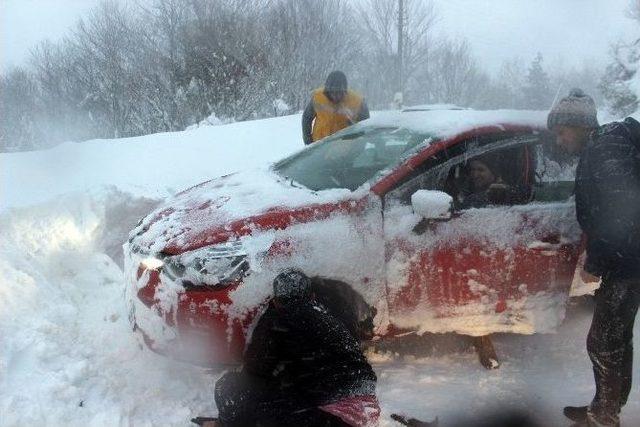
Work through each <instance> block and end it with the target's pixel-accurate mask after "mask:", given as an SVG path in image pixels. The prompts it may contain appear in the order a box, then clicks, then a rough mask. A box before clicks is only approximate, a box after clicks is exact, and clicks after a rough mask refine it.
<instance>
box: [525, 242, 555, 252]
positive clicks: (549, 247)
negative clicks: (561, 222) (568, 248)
mask: <svg viewBox="0 0 640 427" xmlns="http://www.w3.org/2000/svg"><path fill="white" fill-rule="evenodd" d="M561 247H562V245H561V244H560V243H551V242H543V241H540V240H536V241H533V242H531V243H529V244H528V245H527V249H532V250H534V251H558V250H560V248H561Z"/></svg>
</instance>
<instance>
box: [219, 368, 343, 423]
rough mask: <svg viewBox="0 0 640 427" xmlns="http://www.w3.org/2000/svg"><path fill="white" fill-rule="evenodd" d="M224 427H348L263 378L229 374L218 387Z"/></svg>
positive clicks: (339, 420)
mask: <svg viewBox="0 0 640 427" xmlns="http://www.w3.org/2000/svg"><path fill="white" fill-rule="evenodd" d="M215 401H216V406H217V407H218V419H219V421H220V423H221V424H222V426H223V427H254V426H255V427H276V426H277V427H294V426H296V427H299V426H308V427H345V426H347V427H348V425H347V424H345V423H344V422H343V421H342V420H341V419H339V418H337V417H335V416H333V415H331V414H329V413H327V412H324V411H322V410H320V409H318V408H317V406H314V405H311V404H308V403H306V402H302V401H300V400H299V399H298V398H297V396H296V395H295V393H291V392H283V391H282V390H279V389H278V388H277V387H273V385H269V384H267V383H265V382H264V381H262V380H261V379H259V378H253V377H251V376H249V375H245V374H243V373H241V372H227V373H226V374H225V375H223V376H222V377H221V378H220V379H219V380H218V381H217V382H216V386H215Z"/></svg>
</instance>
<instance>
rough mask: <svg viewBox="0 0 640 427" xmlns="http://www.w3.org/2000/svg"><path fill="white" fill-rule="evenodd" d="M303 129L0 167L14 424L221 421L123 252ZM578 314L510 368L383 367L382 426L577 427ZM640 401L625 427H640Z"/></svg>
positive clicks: (583, 395) (185, 137)
mask: <svg viewBox="0 0 640 427" xmlns="http://www.w3.org/2000/svg"><path fill="white" fill-rule="evenodd" d="M299 120H300V117H299V116H288V117H283V118H277V119H269V120H261V121H256V122H246V123H236V124H231V125H225V126H219V127H203V128H199V129H195V130H192V131H186V132H179V133H175V134H160V135H149V136H145V137H139V138H131V139H129V140H117V141H115V140H103V141H91V142H87V143H82V144H64V145H62V146H58V147H56V148H53V149H51V150H46V151H38V152H30V153H16V154H2V155H0V165H1V167H0V174H1V177H0V182H1V183H2V184H1V185H2V188H1V191H0V203H1V205H0V206H1V207H0V236H1V237H0V425H1V426H19V425H45V426H67V425H70V426H76V425H77V426H154V425H163V426H165V425H166V426H186V425H189V422H188V419H189V418H190V417H192V416H194V415H198V414H201V415H208V414H215V412H216V410H215V405H214V403H213V397H212V396H213V383H214V381H215V379H216V374H213V373H209V372H206V371H204V370H202V369H201V368H197V367H193V366H189V365H183V364H180V363H177V362H173V361H171V360H168V359H165V358H163V357H161V356H157V355H155V354H153V353H151V352H149V351H148V350H145V349H144V348H142V347H141V346H140V345H139V343H138V341H137V340H136V339H135V337H134V335H133V334H132V332H131V330H130V326H129V323H128V320H127V312H126V306H125V303H124V295H123V290H124V283H123V278H122V267H121V257H122V255H121V248H120V244H121V243H122V242H123V241H124V240H125V237H126V235H127V233H128V231H129V230H130V229H131V228H133V227H134V226H135V224H136V222H137V221H138V219H139V218H140V217H141V216H143V215H144V214H146V213H147V212H149V211H150V210H152V208H153V207H154V206H155V205H156V204H157V203H158V202H159V199H160V198H162V197H164V196H166V195H168V194H172V193H174V192H175V191H178V190H180V189H183V188H185V187H187V186H190V185H193V184H196V183H198V182H200V181H204V180H206V179H209V178H212V177H215V176H218V175H222V174H225V173H229V172H232V171H234V170H237V169H245V168H248V167H253V166H262V165H264V164H265V163H266V162H268V161H272V160H276V159H278V158H280V157H282V156H284V155H285V154H288V153H290V152H292V151H295V150H296V149H298V148H299V147H301V146H302V142H301V141H300V133H299ZM574 305H575V306H574V307H573V309H572V310H570V312H569V315H568V318H567V320H566V321H565V323H564V324H563V325H562V326H561V328H560V330H559V332H558V333H557V334H546V335H534V336H516V335H500V336H498V337H496V339H495V344H496V347H497V351H498V353H499V355H500V356H501V358H502V360H503V364H502V367H501V368H500V369H499V370H496V371H486V370H485V369H484V368H482V367H481V366H480V365H479V363H478V362H477V360H476V356H475V354H473V352H472V351H471V349H470V348H463V349H462V350H459V351H456V352H448V353H447V352H445V353H444V354H440V353H438V354H437V355H425V354H428V353H427V352H424V351H423V352H422V353H418V355H417V356H408V355H405V356H402V355H400V356H396V355H394V354H392V352H387V351H386V350H380V351H379V352H378V353H375V354H372V355H371V360H372V362H373V363H374V368H375V370H376V372H377V374H378V377H379V383H378V394H379V399H380V402H381V405H382V409H383V417H382V418H383V423H382V425H389V426H391V425H396V424H395V423H394V422H392V421H390V419H389V415H390V413H391V412H406V413H408V414H410V415H413V416H417V417H422V418H426V419H431V418H433V417H434V416H435V415H438V416H439V417H440V420H441V423H442V424H441V425H443V426H446V425H447V424H446V423H448V422H449V423H450V422H451V421H452V420H454V419H456V418H458V417H460V416H465V417H467V416H473V415H477V414H480V413H483V412H485V411H488V410H490V409H491V408H495V407H504V406H510V407H516V408H520V409H523V410H535V411H537V412H536V413H537V415H538V416H539V418H541V419H542V420H543V421H544V422H545V424H546V425H560V426H562V425H568V423H566V422H565V421H564V420H563V418H562V415H561V408H562V406H564V405H566V404H583V403H586V402H588V400H589V399H590V397H591V395H592V393H593V379H592V375H591V373H590V363H589V360H588V357H587V355H586V350H585V348H584V341H585V337H586V333H587V329H588V326H589V305H588V303H587V304H585V303H584V301H583V302H582V303H580V304H578V303H574ZM637 332H638V330H637V329H636V333H637ZM408 341H411V337H409V339H408ZM456 342H459V340H458V341H456ZM391 348H394V349H395V347H391ZM637 351H638V350H636V356H638V354H637ZM634 374H635V375H636V378H638V374H640V368H638V363H636V369H635V372H634ZM638 388H639V387H638V386H637V382H636V385H634V388H633V390H632V394H631V397H630V399H629V403H628V405H627V407H625V409H624V411H623V414H622V415H623V422H624V425H628V426H633V425H640V399H638V391H639V390H638Z"/></svg>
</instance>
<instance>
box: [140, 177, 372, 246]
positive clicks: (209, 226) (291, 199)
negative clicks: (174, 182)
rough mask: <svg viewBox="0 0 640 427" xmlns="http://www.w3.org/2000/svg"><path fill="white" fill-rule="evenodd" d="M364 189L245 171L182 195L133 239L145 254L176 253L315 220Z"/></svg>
mask: <svg viewBox="0 0 640 427" xmlns="http://www.w3.org/2000/svg"><path fill="white" fill-rule="evenodd" d="M362 191H363V190H360V191H359V192H351V191H350V190H347V189H332V190H325V191H318V192H314V191H311V190H309V189H307V188H303V187H301V186H298V185H296V184H295V183H292V182H290V181H288V180H286V179H285V178H283V177H281V176H279V175H277V174H275V173H274V172H273V171H271V170H268V169H258V170H250V171H244V172H239V173H235V174H231V175H226V176H223V177H220V178H216V179H213V180H211V181H207V182H204V183H202V184H199V185H196V186H195V187H192V188H189V189H187V190H185V191H183V192H181V193H178V194H177V195H175V196H174V197H172V198H171V199H168V200H167V201H166V202H165V203H163V204H162V205H161V206H160V207H158V208H157V209H156V210H154V211H153V212H151V213H150V214H149V215H147V216H146V217H145V218H143V220H142V221H141V222H140V223H139V224H138V226H137V227H136V228H135V229H134V230H133V231H132V232H131V234H130V235H129V238H130V242H131V243H132V244H134V245H135V246H137V247H138V248H140V249H141V250H143V251H145V252H147V251H148V252H150V253H158V252H161V251H162V252H164V253H167V254H176V253H180V252H184V251H188V250H193V249H197V248H200V247H203V246H207V245H211V244H216V243H221V242H224V241H226V240H228V239H230V238H232V237H234V236H241V235H246V234H251V231H252V230H254V229H265V228H272V227H274V228H286V227H287V226H288V225H290V224H292V223H295V222H304V221H309V220H313V214H314V212H316V211H318V210H321V211H323V212H325V213H326V212H328V211H331V210H333V209H335V208H337V207H339V204H340V202H347V203H350V201H351V200H355V199H357V198H358V197H361V196H362V195H363V194H364V193H363V194H360V193H361V192H362ZM353 203H355V202H353ZM323 205H324V206H323Z"/></svg>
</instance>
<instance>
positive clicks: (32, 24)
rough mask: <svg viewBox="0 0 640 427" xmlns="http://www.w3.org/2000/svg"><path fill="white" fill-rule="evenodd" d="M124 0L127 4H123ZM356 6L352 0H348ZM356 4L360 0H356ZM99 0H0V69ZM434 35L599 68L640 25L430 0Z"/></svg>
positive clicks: (619, 18)
mask: <svg viewBox="0 0 640 427" xmlns="http://www.w3.org/2000/svg"><path fill="white" fill-rule="evenodd" d="M130 1H131V0H130ZM256 1H259V0H256ZM353 1H358V0H353ZM360 1H361V0H360ZM389 1H391V0H389ZM98 2H99V0H0V72H4V71H6V70H7V69H8V68H9V67H10V66H11V65H23V64H24V63H25V61H26V59H27V57H28V53H29V49H30V48H31V47H33V46H34V45H35V44H36V43H38V42H39V41H42V40H44V39H47V38H48V39H51V40H52V41H56V40H59V39H60V38H61V37H62V36H63V35H64V34H65V32H66V31H67V30H68V29H69V27H70V26H72V25H73V24H74V22H75V21H76V20H77V19H78V18H79V17H80V16H83V15H84V14H86V13H87V11H88V10H89V9H90V8H91V7H92V6H94V5H95V4H97V3H98ZM434 3H435V6H436V10H437V12H438V14H439V17H440V18H439V21H438V23H437V32H440V33H444V34H446V35H448V36H450V37H460V36H462V37H466V38H467V39H468V40H469V42H470V43H471V47H472V50H473V53H474V55H475V56H476V57H477V58H478V59H479V60H480V63H481V64H482V65H484V66H486V67H487V68H488V69H489V70H491V71H495V70H496V69H497V68H498V67H499V66H500V64H501V63H502V62H503V61H504V60H505V59H510V58H512V57H514V56H519V57H520V58H522V59H523V60H524V61H525V62H527V63H528V62H530V61H531V60H532V59H533V57H534V56H535V55H536V53H537V52H538V51H540V52H541V53H542V54H543V55H544V57H545V62H546V63H547V64H551V65H555V66H557V65H564V66H571V65H581V64H582V63H583V62H584V61H595V62H600V63H602V64H604V63H607V62H608V60H609V57H608V49H609V45H610V44H611V42H613V41H616V40H619V39H624V40H633V39H634V38H635V37H637V36H638V35H640V25H639V24H636V23H634V22H633V21H631V20H630V19H628V18H626V17H625V10H626V9H627V8H628V6H629V3H630V1H629V0H434Z"/></svg>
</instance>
